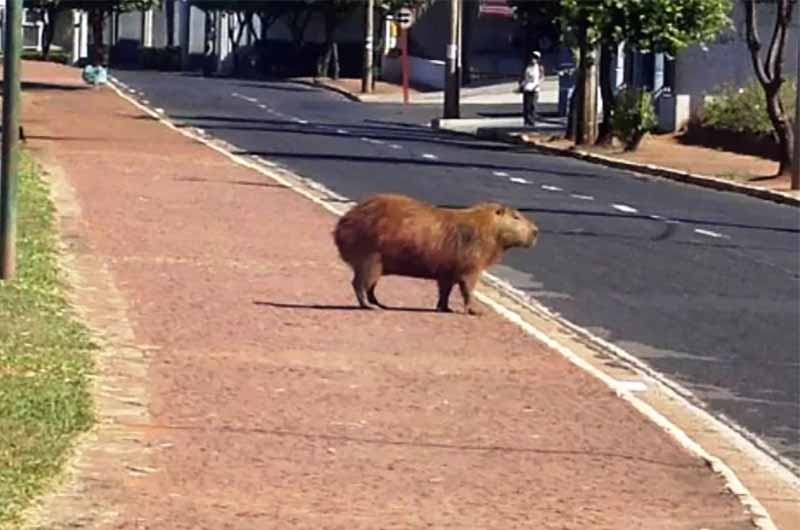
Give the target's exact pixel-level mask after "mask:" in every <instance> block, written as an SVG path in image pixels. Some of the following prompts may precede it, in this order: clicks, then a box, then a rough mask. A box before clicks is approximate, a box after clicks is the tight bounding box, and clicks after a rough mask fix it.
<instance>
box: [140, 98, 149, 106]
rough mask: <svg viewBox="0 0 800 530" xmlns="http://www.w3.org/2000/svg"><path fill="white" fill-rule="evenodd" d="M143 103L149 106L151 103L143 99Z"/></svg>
mask: <svg viewBox="0 0 800 530" xmlns="http://www.w3.org/2000/svg"><path fill="white" fill-rule="evenodd" d="M142 103H144V104H145V105H149V104H150V102H149V101H148V100H146V99H143V100H142Z"/></svg>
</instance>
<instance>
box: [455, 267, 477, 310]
mask: <svg viewBox="0 0 800 530" xmlns="http://www.w3.org/2000/svg"><path fill="white" fill-rule="evenodd" d="M477 283H478V274H470V275H468V276H464V277H462V278H461V279H460V280H459V281H458V288H459V289H460V290H461V297H462V298H463V299H464V312H465V313H467V314H470V315H482V314H483V311H481V310H479V309H478V308H477V307H475V300H474V297H473V296H472V292H473V291H474V290H475V285H476V284H477Z"/></svg>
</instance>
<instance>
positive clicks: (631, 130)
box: [612, 88, 657, 150]
mask: <svg viewBox="0 0 800 530" xmlns="http://www.w3.org/2000/svg"><path fill="white" fill-rule="evenodd" d="M656 124H657V120H656V113H655V109H654V108H653V98H652V96H651V94H650V93H649V92H647V91H646V90H642V89H638V88H626V89H625V90H622V91H621V92H620V93H619V94H617V97H616V100H615V101H614V114H613V117H612V130H613V131H614V136H616V137H617V138H619V139H620V140H622V142H623V143H624V144H625V148H626V150H634V149H636V148H637V147H638V144H639V141H641V139H642V137H643V136H644V135H645V134H647V133H648V132H650V131H652V130H653V129H654V128H655V126H656Z"/></svg>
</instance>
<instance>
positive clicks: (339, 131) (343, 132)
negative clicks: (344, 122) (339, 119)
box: [336, 129, 350, 134]
mask: <svg viewBox="0 0 800 530" xmlns="http://www.w3.org/2000/svg"><path fill="white" fill-rule="evenodd" d="M336 132H337V133H339V134H350V132H348V131H345V130H344V129H336Z"/></svg>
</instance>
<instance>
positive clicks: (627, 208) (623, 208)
mask: <svg viewBox="0 0 800 530" xmlns="http://www.w3.org/2000/svg"><path fill="white" fill-rule="evenodd" d="M611 207H612V208H614V209H615V210H619V211H620V212H625V213H639V210H637V209H636V208H634V207H632V206H628V205H627V204H612V205H611Z"/></svg>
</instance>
